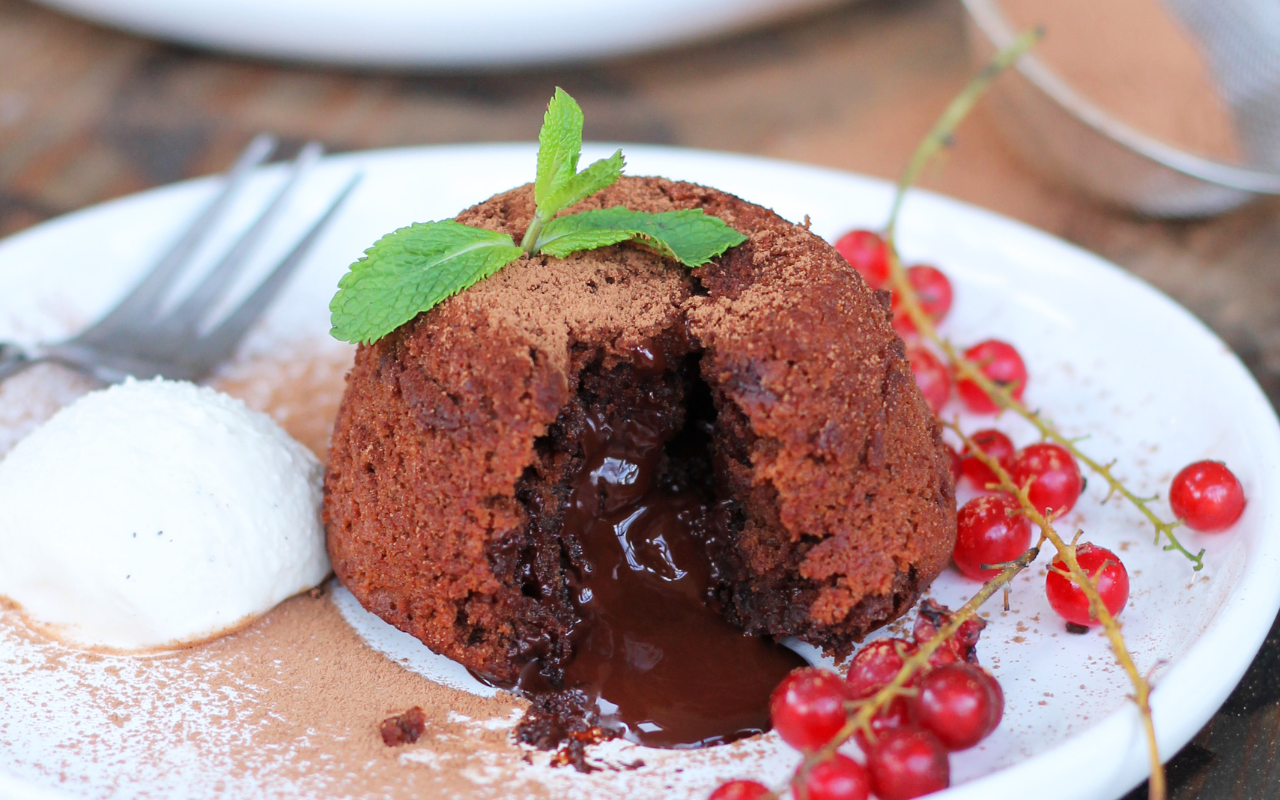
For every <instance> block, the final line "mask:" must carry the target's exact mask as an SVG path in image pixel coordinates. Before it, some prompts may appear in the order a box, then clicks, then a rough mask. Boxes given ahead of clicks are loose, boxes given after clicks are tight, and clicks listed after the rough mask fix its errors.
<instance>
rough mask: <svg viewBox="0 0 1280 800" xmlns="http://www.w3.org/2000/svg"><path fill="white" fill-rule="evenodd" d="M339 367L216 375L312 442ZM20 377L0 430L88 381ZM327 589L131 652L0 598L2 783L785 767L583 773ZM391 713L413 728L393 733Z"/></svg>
mask: <svg viewBox="0 0 1280 800" xmlns="http://www.w3.org/2000/svg"><path fill="white" fill-rule="evenodd" d="M345 371H346V362H345V357H343V356H342V354H341V353H336V352H334V351H333V349H332V348H331V347H330V346H328V345H327V344H325V343H322V345H320V346H317V348H316V349H315V350H309V349H308V348H307V347H306V346H305V345H299V346H297V347H291V348H287V349H282V350H281V352H280V354H279V357H278V359H273V358H270V357H258V358H251V359H246V360H244V361H243V362H241V363H238V364H233V365H231V366H230V367H228V368H227V369H226V370H224V371H223V373H222V377H221V378H219V379H218V380H217V381H215V385H218V386H219V387H220V388H223V389H225V390H230V391H231V392H233V393H235V394H238V395H240V396H242V398H243V399H245V400H246V402H248V403H249V404H250V405H251V406H254V407H256V408H259V409H260V410H263V411H266V412H268V413H271V414H272V415H273V416H275V417H276V418H277V419H278V420H280V421H281V422H282V424H284V426H285V427H286V429H288V430H289V431H290V432H291V433H292V434H293V435H294V436H296V437H299V438H303V439H304V440H305V441H306V443H307V444H309V445H310V446H312V447H313V448H316V449H320V448H322V447H323V446H324V444H325V440H327V438H328V430H329V427H330V426H331V424H332V419H333V415H334V413H335V411H336V406H337V398H339V397H340V396H341V391H342V383H343V376H344V373H345ZM22 377H24V378H26V380H23V381H18V382H13V383H11V384H10V386H11V390H10V391H8V393H7V394H6V397H7V400H8V403H7V406H6V416H5V417H4V418H3V419H0V437H4V436H8V437H9V440H16V439H17V438H18V437H20V435H21V434H22V433H24V432H25V431H26V430H28V429H29V428H30V427H31V426H32V425H34V424H36V423H38V422H39V421H42V420H43V419H44V418H46V417H47V416H48V415H49V414H50V413H52V411H53V410H55V409H56V407H57V406H58V405H59V404H61V403H65V402H69V401H70V400H72V399H74V398H75V397H76V396H78V395H79V394H82V393H83V392H84V391H86V390H87V389H89V388H91V387H89V386H87V385H85V382H84V381H82V380H81V379H79V378H76V377H75V376H73V375H71V374H70V373H66V372H64V371H61V370H58V369H56V368H49V369H47V370H38V371H33V372H31V373H29V374H28V375H27V376H22ZM19 390H20V391H19ZM0 441H7V440H5V439H3V438H0ZM333 586H334V585H333V584H330V585H329V586H327V587H325V588H324V589H323V590H320V591H313V592H311V593H308V594H303V595H300V596H298V597H294V598H292V599H290V600H287V601H285V602H284V603H282V604H281V605H279V606H277V607H276V608H275V609H274V610H273V611H271V612H270V613H268V614H267V615H266V616H265V617H263V618H262V619H259V620H257V621H256V622H253V623H252V624H250V625H248V626H247V627H245V628H243V629H241V630H239V631H237V632H236V633H234V634H231V635H228V636H225V637H222V638H219V639H215V640H212V641H209V642H205V643H202V644H199V645H195V646H192V647H188V648H185V649H181V650H175V651H167V652H158V653H147V654H139V655H127V654H121V653H112V652H96V651H91V650H85V649H80V648H74V647H70V646H67V645H65V644H62V643H60V642H58V641H55V640H53V639H50V638H48V637H47V636H45V635H43V634H42V633H40V632H39V631H37V630H36V629H35V628H34V627H33V626H31V625H30V624H28V622H27V621H26V619H25V618H24V616H23V615H22V613H21V610H20V609H18V608H17V607H15V606H13V605H12V604H5V603H3V602H2V601H0V687H3V691H2V692H0V785H3V782H4V780H5V779H6V778H16V779H18V780H20V781H23V782H26V783H30V784H31V785H33V786H35V787H38V788H41V789H52V790H54V791H55V792H58V791H62V792H65V793H66V794H67V795H68V796H75V797H109V796H117V795H121V794H124V795H128V796H132V797H143V798H152V797H154V798H166V799H168V798H203V797H264V798H277V797H278V798H290V800H293V799H294V798H305V797H317V798H318V797H335V796H340V797H379V798H382V797H390V798H399V797H404V798H409V797H442V798H443V797H466V798H472V797H474V798H507V797H520V798H525V797H528V798H540V797H552V796H554V797H557V798H591V797H602V796H616V795H618V794H629V795H635V796H650V797H657V796H663V795H677V796H698V795H705V794H707V793H709V792H710V790H711V789H712V788H714V786H715V785H717V783H718V782H720V781H722V780H724V779H725V778H726V777H727V776H731V775H735V774H744V773H750V774H753V775H758V776H761V777H762V778H764V779H766V780H769V781H770V782H773V783H781V782H783V781H785V779H786V776H787V774H788V772H789V769H790V768H791V766H792V765H791V763H790V762H791V759H790V758H789V754H787V753H785V748H781V747H780V746H779V745H778V744H777V742H776V737H772V736H769V737H755V738H753V739H751V740H748V741H743V742H738V743H735V744H733V745H727V746H723V747H717V748H711V749H709V750H704V751H698V752H696V753H688V752H681V751H656V750H649V749H645V748H639V747H637V746H635V745H631V744H628V743H625V742H610V743H606V744H605V745H602V746H601V747H599V748H598V749H596V750H595V752H593V753H592V754H591V758H592V760H593V762H594V763H595V764H596V765H597V766H599V767H600V768H601V769H599V771H597V772H593V773H592V774H590V775H581V774H579V773H577V772H574V771H573V770H572V769H566V768H564V767H556V766H553V765H552V763H553V758H554V754H553V753H542V752H537V751H533V750H532V749H530V748H527V747H522V746H521V745H518V744H516V743H515V742H514V740H513V738H512V736H511V730H512V728H513V727H514V725H515V723H516V720H517V719H518V718H519V717H520V715H521V713H523V709H524V707H525V703H524V701H522V700H519V699H517V698H515V697H514V696H512V695H510V694H506V693H502V692H500V693H498V694H497V695H496V696H494V697H492V698H483V697H479V696H476V695H473V694H470V693H468V692H465V691H460V690H457V689H453V688H449V687H446V686H442V685H440V684H438V683H436V682H433V681H431V680H428V679H427V678H424V677H422V676H420V675H418V674H416V673H414V672H411V671H409V670H408V669H406V668H404V667H403V666H402V665H401V664H399V663H397V662H396V661H395V660H393V659H391V658H388V657H387V656H386V655H383V654H382V653H380V652H378V651H376V650H374V649H373V648H371V647H370V646H369V645H368V644H367V643H366V642H365V640H364V639H362V638H361V636H360V635H359V634H357V633H356V632H355V631H354V630H353V629H352V628H351V626H350V625H348V623H347V622H346V621H345V620H344V618H343V616H342V614H341V613H340V612H339V610H338V609H337V608H336V607H335V606H334V603H333V599H332V596H331V594H332V592H331V591H330V590H331V589H332V588H333ZM415 708H416V709H419V710H420V716H419V713H411V710H412V709H415ZM406 712H410V713H406ZM390 719H397V720H400V721H403V722H404V723H405V724H404V728H405V729H406V732H413V733H415V734H416V741H413V742H408V741H403V742H402V743H400V744H398V745H397V746H394V747H392V746H388V745H387V744H386V742H385V739H384V735H383V723H384V722H386V721H387V720H390ZM393 725H396V727H397V729H400V726H399V725H398V724H396V723H393ZM392 738H393V739H395V740H396V741H401V737H399V736H393V737H392ZM403 738H404V739H408V738H412V737H409V736H405V737H403ZM780 751H781V752H782V755H783V757H782V758H779V757H778V755H779V752H780ZM640 763H643V765H644V766H643V767H641V768H633V767H636V766H637V765H638V764H640Z"/></svg>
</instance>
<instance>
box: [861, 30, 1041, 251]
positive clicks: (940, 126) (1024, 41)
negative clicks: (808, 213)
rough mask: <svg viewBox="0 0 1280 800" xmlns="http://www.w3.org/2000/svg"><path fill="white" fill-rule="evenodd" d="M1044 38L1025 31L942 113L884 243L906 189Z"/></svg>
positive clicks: (915, 158)
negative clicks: (995, 82) (988, 93)
mask: <svg viewBox="0 0 1280 800" xmlns="http://www.w3.org/2000/svg"><path fill="white" fill-rule="evenodd" d="M1042 38H1044V29H1043V28H1036V29H1034V30H1029V31H1026V32H1024V33H1022V34H1020V35H1019V36H1018V38H1016V39H1014V40H1013V43H1012V44H1010V45H1009V46H1008V47H1006V48H1004V49H1003V50H1001V51H1000V52H998V53H996V55H995V57H994V58H992V59H991V61H990V62H988V63H987V65H986V66H984V67H983V68H982V71H981V72H979V73H978V74H977V75H976V76H974V77H973V79H972V80H970V81H969V83H968V84H967V85H966V86H965V87H964V89H963V90H961V92H960V94H958V95H956V97H955V99H954V100H952V101H951V104H950V105H948V106H947V109H946V110H945V111H943V112H942V116H941V117H939V118H938V121H937V122H935V123H934V125H933V128H931V129H930V130H929V133H928V134H927V135H926V136H925V137H924V141H922V142H920V145H919V146H918V147H917V148H916V151H915V153H913V154H912V156H911V160H910V161H908V162H907V168H906V169H905V170H903V171H902V177H900V178H899V179H898V191H897V194H896V195H895V196H894V198H893V210H892V211H890V213H889V225H888V227H887V228H886V229H885V240H886V242H888V243H889V244H890V248H889V249H890V250H892V249H893V247H892V242H891V241H890V240H892V238H893V231H894V225H895V224H896V223H897V220H898V211H899V210H900V209H901V206H902V200H903V198H904V196H905V195H906V193H907V189H908V188H909V187H910V186H912V185H913V184H914V183H915V182H916V179H917V178H919V177H920V173H921V172H923V171H924V168H925V167H926V166H928V164H929V161H930V160H932V159H933V157H934V156H935V155H937V154H938V151H939V150H941V149H942V148H944V147H946V146H947V145H949V144H950V143H951V139H952V136H953V135H954V134H955V131H956V128H957V127H958V126H959V125H960V123H961V121H963V120H964V118H965V117H967V116H968V115H969V112H970V111H971V110H972V109H973V106H974V104H975V103H977V102H978V100H979V99H980V98H981V97H982V95H984V94H986V91H987V88H988V87H989V86H990V85H991V82H992V81H993V80H995V79H996V77H997V76H999V75H1000V73H1001V72H1004V70H1005V69H1006V68H1008V67H1009V66H1011V65H1012V64H1013V63H1014V62H1016V61H1017V60H1018V59H1019V58H1021V57H1022V55H1023V54H1024V53H1026V52H1027V51H1028V50H1030V49H1031V48H1032V47H1034V46H1035V45H1036V43H1037V42H1039V41H1040V40H1041V39H1042Z"/></svg>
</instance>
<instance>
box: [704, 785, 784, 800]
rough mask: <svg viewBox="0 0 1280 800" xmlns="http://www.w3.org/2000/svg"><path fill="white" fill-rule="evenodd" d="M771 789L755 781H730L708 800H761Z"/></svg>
mask: <svg viewBox="0 0 1280 800" xmlns="http://www.w3.org/2000/svg"><path fill="white" fill-rule="evenodd" d="M768 793H769V787H768V786H765V785H764V784H760V783H756V782H755V781H729V782H728V783H722V784H720V786H718V787H717V788H716V790H715V791H714V792H712V793H711V796H710V797H708V798H707V800H760V798H761V797H764V796H765V795H767V794H768Z"/></svg>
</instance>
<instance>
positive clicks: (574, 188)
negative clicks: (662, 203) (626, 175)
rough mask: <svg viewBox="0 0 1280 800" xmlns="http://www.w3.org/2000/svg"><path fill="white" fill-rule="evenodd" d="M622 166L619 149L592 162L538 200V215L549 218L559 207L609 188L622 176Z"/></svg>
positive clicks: (569, 204)
mask: <svg viewBox="0 0 1280 800" xmlns="http://www.w3.org/2000/svg"><path fill="white" fill-rule="evenodd" d="M623 166H624V162H623V160H622V151H621V150H618V151H617V152H615V153H614V154H613V155H611V156H609V157H608V158H602V159H600V160H599V161H596V162H594V163H592V164H591V166H589V167H587V168H586V169H584V170H583V171H582V172H579V173H578V174H576V175H574V176H573V178H571V179H570V180H569V182H568V183H566V184H564V186H562V187H561V188H560V189H559V190H557V191H555V192H552V193H551V194H550V195H548V196H547V198H546V199H545V201H538V215H539V216H544V215H545V218H546V219H550V218H551V217H554V216H555V214H556V212H557V211H559V210H560V209H562V208H565V207H566V206H571V205H573V204H574V203H576V202H578V201H579V200H581V199H583V198H584V197H590V196H591V195H593V194H595V193H596V192H598V191H600V190H602V189H607V188H609V187H610V186H612V185H613V184H615V183H617V182H618V178H621V177H622V168H623Z"/></svg>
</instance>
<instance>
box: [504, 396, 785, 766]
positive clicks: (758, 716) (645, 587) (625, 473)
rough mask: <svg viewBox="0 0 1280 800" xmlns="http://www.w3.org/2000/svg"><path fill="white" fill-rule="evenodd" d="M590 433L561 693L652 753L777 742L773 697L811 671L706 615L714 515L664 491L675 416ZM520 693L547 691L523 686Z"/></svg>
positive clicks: (641, 418) (576, 513)
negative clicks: (582, 696) (574, 616)
mask: <svg viewBox="0 0 1280 800" xmlns="http://www.w3.org/2000/svg"><path fill="white" fill-rule="evenodd" d="M664 423H665V424H664ZM588 426H589V433H588V434H587V436H586V437H585V441H584V443H583V447H584V451H585V452H584V455H585V463H584V465H583V468H582V471H581V473H580V474H579V476H578V479H577V482H576V484H575V485H574V487H573V490H572V494H571V495H570V498H569V506H568V508H567V509H566V512H565V519H564V533H565V535H566V538H569V537H573V538H575V539H576V540H577V541H578V542H580V543H581V544H582V548H583V553H582V559H581V560H580V565H581V566H580V568H579V569H576V570H572V571H571V573H572V575H573V577H572V578H571V579H570V588H571V591H572V592H574V594H575V599H576V604H577V607H578V613H579V617H580V620H581V621H580V623H579V624H578V625H577V626H576V629H575V632H574V635H573V638H574V657H573V660H572V661H570V662H569V663H568V665H567V666H566V667H565V675H564V684H563V688H564V689H566V690H571V689H577V690H580V691H582V692H584V693H586V695H587V697H588V699H589V700H590V701H593V702H594V705H595V708H596V710H597V712H598V713H599V716H600V725H601V727H603V728H605V729H606V730H611V731H614V732H617V733H620V734H621V735H622V736H623V737H624V738H626V739H628V740H630V741H633V742H638V743H640V744H643V745H648V746H651V747H665V748H680V749H683V748H697V747H706V746H710V745H714V744H720V743H723V742H730V741H733V740H735V739H740V738H742V737H744V736H749V735H752V734H755V733H761V732H763V731H766V730H768V729H769V695H770V693H771V692H772V691H773V689H774V687H775V686H777V685H778V682H779V681H781V680H782V678H783V677H785V676H786V674H787V673H788V672H790V671H791V670H792V669H794V668H796V667H799V666H804V664H805V662H804V660H803V659H801V658H800V657H799V656H798V655H796V654H795V653H793V652H792V651H790V650H788V649H786V648H784V647H782V646H780V645H778V644H776V643H774V642H772V641H769V640H767V639H761V638H757V637H752V636H747V635H745V634H744V633H742V631H740V630H738V629H737V628H735V627H733V626H732V625H730V624H729V623H728V622H726V621H725V620H724V619H723V618H722V617H721V616H720V614H719V613H717V612H716V611H714V610H713V609H712V608H710V607H709V606H708V601H709V600H710V595H711V589H712V587H713V586H714V583H715V580H714V579H715V576H714V575H713V574H712V568H711V562H710V559H709V557H708V553H707V548H708V543H710V542H713V541H714V539H715V537H716V531H717V530H719V528H718V527H717V523H716V518H717V515H716V513H715V509H714V508H713V507H708V506H707V505H706V504H705V503H703V502H702V501H701V500H700V499H699V498H698V496H697V495H696V494H695V493H693V492H691V491H678V492H677V491H672V490H670V489H664V488H662V487H660V486H658V485H657V478H658V475H657V472H658V470H659V468H660V467H661V464H662V458H663V446H664V444H665V440H666V438H668V437H669V435H670V424H669V422H667V421H666V419H665V418H664V412H662V411H658V410H653V411H646V410H637V411H635V412H633V413H632V414H630V415H629V418H628V419H626V420H618V421H610V420H606V419H603V418H599V417H597V418H594V419H589V420H588ZM534 673H535V670H529V669H526V671H525V674H526V675H533V674H534ZM521 688H522V689H524V690H525V691H537V690H538V689H540V688H545V687H536V686H533V685H526V684H525V682H524V681H523V680H522V683H521Z"/></svg>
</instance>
